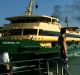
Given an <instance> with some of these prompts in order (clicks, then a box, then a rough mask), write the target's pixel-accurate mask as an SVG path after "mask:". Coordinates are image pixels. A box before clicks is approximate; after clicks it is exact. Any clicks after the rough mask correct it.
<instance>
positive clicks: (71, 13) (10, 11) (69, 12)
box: [0, 0, 80, 26]
mask: <svg viewBox="0 0 80 75" xmlns="http://www.w3.org/2000/svg"><path fill="white" fill-rule="evenodd" d="M28 4H29V0H0V26H3V24H6V23H8V21H6V20H5V18H6V17H13V16H20V15H25V11H26V9H27V7H28ZM33 4H34V6H33V7H34V9H33V15H48V16H56V15H57V17H59V19H60V22H61V24H62V25H63V26H64V25H65V22H64V21H65V17H66V16H67V17H68V21H69V24H70V26H79V20H78V19H80V18H79V17H80V14H79V11H80V5H79V4H80V0H33ZM36 4H38V8H37V9H36V8H35V5H36Z"/></svg>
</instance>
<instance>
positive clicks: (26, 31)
mask: <svg viewBox="0 0 80 75" xmlns="http://www.w3.org/2000/svg"><path fill="white" fill-rule="evenodd" d="M29 34H36V35H37V29H24V31H23V35H29Z"/></svg>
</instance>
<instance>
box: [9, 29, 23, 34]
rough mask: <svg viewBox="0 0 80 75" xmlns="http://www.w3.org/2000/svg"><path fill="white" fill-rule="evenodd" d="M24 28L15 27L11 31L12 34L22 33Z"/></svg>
mask: <svg viewBox="0 0 80 75" xmlns="http://www.w3.org/2000/svg"><path fill="white" fill-rule="evenodd" d="M21 34H22V29H13V30H11V31H10V35H21Z"/></svg>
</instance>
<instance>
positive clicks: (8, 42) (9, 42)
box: [2, 41, 20, 44]
mask: <svg viewBox="0 0 80 75" xmlns="http://www.w3.org/2000/svg"><path fill="white" fill-rule="evenodd" d="M2 44H20V42H11V41H7V42H4V41H3V42H2Z"/></svg>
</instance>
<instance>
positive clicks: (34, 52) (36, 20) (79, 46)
mask: <svg viewBox="0 0 80 75" xmlns="http://www.w3.org/2000/svg"><path fill="white" fill-rule="evenodd" d="M32 7H33V2H32V0H30V4H29V7H28V9H27V12H26V15H23V16H14V17H8V18H6V20H9V21H10V23H9V24H4V25H3V27H2V28H1V29H0V52H1V53H2V52H8V53H9V55H10V59H11V62H14V61H15V62H18V61H21V62H22V61H24V60H29V61H30V60H31V59H34V61H35V60H36V59H40V61H43V60H42V59H45V58H56V57H58V56H59V46H58V36H59V35H60V29H61V28H62V26H61V24H60V22H59V19H58V18H55V17H51V16H46V15H41V16H33V15H32ZM63 28H65V29H66V41H67V44H68V57H74V56H79V55H80V29H79V28H78V27H63ZM31 61H32V60H31ZM15 62H14V63H15ZM20 64H21V63H20ZM20 64H19V65H20ZM24 64H25V63H24ZM28 64H29V63H28ZM16 66H17V65H16ZM19 69H20V67H19ZM19 74H20V73H19Z"/></svg>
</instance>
